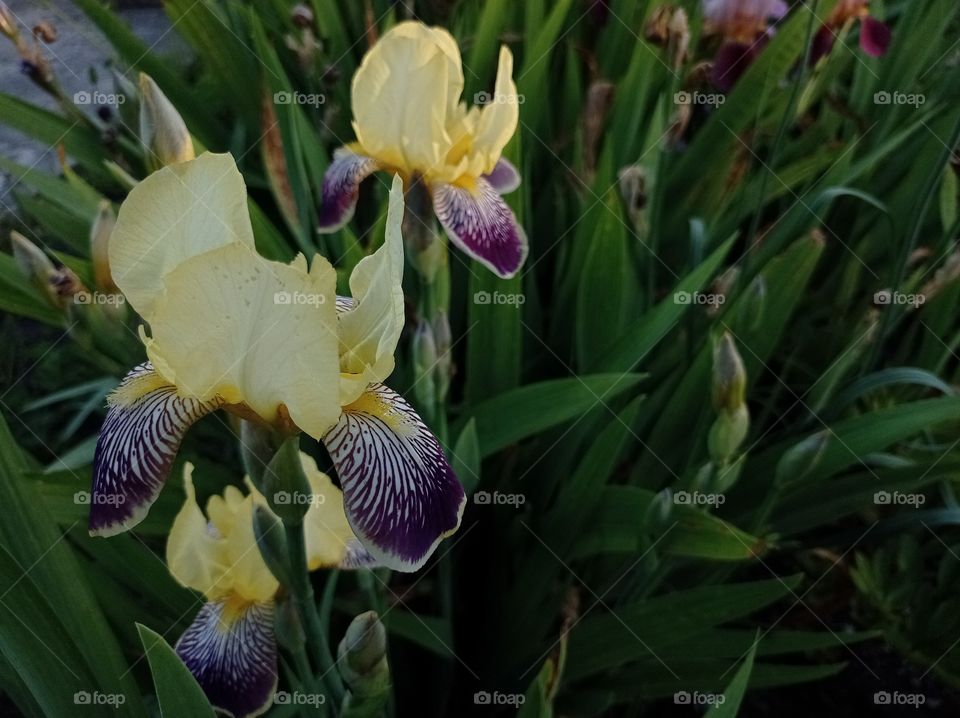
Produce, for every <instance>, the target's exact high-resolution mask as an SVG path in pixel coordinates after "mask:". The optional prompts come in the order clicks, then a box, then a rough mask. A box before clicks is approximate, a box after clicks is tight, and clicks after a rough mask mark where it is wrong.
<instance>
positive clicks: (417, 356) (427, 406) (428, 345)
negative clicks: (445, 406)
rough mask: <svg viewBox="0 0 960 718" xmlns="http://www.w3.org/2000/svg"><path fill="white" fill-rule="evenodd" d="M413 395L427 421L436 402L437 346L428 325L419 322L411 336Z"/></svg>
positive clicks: (422, 321) (424, 322) (421, 321)
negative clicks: (414, 378)
mask: <svg viewBox="0 0 960 718" xmlns="http://www.w3.org/2000/svg"><path fill="white" fill-rule="evenodd" d="M413 372H414V376H415V377H416V382H415V383H414V385H413V394H414V396H415V397H416V398H417V403H418V404H419V405H420V406H421V407H422V408H423V409H424V411H425V413H426V414H427V415H428V416H427V418H428V420H429V418H430V416H429V415H430V414H431V413H432V409H433V407H434V406H436V400H437V382H436V374H437V344H436V340H435V338H434V336H433V329H432V328H431V327H430V324H429V323H428V322H426V321H424V320H420V322H419V323H418V324H417V328H416V330H415V331H414V334H413Z"/></svg>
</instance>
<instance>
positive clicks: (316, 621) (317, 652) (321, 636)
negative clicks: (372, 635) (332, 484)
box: [284, 524, 344, 704]
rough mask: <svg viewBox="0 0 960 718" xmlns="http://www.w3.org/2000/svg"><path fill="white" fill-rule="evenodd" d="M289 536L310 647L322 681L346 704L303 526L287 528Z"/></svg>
mask: <svg viewBox="0 0 960 718" xmlns="http://www.w3.org/2000/svg"><path fill="white" fill-rule="evenodd" d="M284 529H285V531H286V535H287V550H288V551H289V554H290V568H291V572H290V573H291V583H292V585H291V586H290V589H291V592H292V593H293V600H294V603H295V605H296V607H297V612H298V613H299V614H300V620H301V621H302V622H303V627H304V632H305V633H306V635H307V645H308V647H309V648H310V654H311V656H312V658H313V661H314V664H315V665H316V667H317V669H318V670H320V671H321V678H322V679H323V682H324V683H325V684H326V686H327V688H328V690H329V691H330V694H331V697H332V698H333V700H334V702H335V703H337V704H339V702H340V701H341V700H343V694H344V688H343V681H342V680H341V679H340V675H339V674H338V673H337V670H336V665H335V663H334V660H333V654H332V653H331V652H330V643H329V641H328V640H327V632H326V630H325V629H324V627H323V624H322V622H321V621H320V614H319V613H318V612H317V605H316V602H315V600H314V596H313V586H312V585H311V583H310V576H309V574H308V572H307V547H306V542H305V540H304V533H303V525H302V524H284Z"/></svg>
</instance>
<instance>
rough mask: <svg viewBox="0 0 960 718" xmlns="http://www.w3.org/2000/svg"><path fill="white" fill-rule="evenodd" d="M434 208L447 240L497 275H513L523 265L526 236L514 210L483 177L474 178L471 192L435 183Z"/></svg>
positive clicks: (507, 276)
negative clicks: (447, 237)
mask: <svg viewBox="0 0 960 718" xmlns="http://www.w3.org/2000/svg"><path fill="white" fill-rule="evenodd" d="M433 208H434V211H435V212H436V213H437V219H439V220H440V224H442V225H443V228H444V230H445V231H446V232H447V235H448V236H449V237H450V240H451V241H452V242H453V243H454V244H455V245H456V246H457V247H459V248H460V249H461V250H463V251H464V252H466V253H467V254H469V255H470V256H471V257H473V258H474V259H476V260H477V261H479V262H481V263H482V264H484V265H485V266H487V267H488V268H489V269H490V270H491V271H492V272H493V273H494V274H496V275H497V276H498V277H503V278H504V279H507V278H509V277H512V276H513V275H514V274H516V273H517V272H518V271H519V270H520V267H522V266H523V262H524V260H525V259H526V258H527V237H526V235H525V234H524V233H523V229H521V228H520V226H519V225H518V224H517V218H516V217H515V216H514V214H513V210H511V209H510V207H508V206H507V203H506V202H504V201H503V198H501V197H500V194H499V192H497V190H496V189H495V188H494V186H493V185H492V184H490V183H489V182H488V181H487V180H485V179H484V178H482V177H480V178H479V179H477V180H476V187H475V189H474V190H473V191H471V190H469V189H467V188H465V187H461V186H459V185H451V184H441V185H436V186H434V187H433Z"/></svg>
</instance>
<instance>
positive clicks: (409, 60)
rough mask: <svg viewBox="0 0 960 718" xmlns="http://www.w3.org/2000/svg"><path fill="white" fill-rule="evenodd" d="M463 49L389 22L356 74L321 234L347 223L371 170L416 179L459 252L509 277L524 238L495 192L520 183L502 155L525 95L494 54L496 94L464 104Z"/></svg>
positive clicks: (436, 32)
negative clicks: (349, 128)
mask: <svg viewBox="0 0 960 718" xmlns="http://www.w3.org/2000/svg"><path fill="white" fill-rule="evenodd" d="M463 88H464V80H463V68H462V65H461V60H460V49H459V48H458V47H457V43H456V41H455V40H454V39H453V36H452V35H450V33H449V32H447V31H446V30H444V29H442V28H437V27H427V26H426V25H424V24H422V23H419V22H402V23H400V24H399V25H396V26H395V27H394V28H392V29H391V30H390V31H388V32H387V33H386V34H384V36H383V37H382V38H381V39H380V40H379V41H378V42H377V43H376V44H375V45H374V46H373V47H372V48H371V49H370V51H369V52H368V53H367V55H366V56H365V57H364V59H363V62H362V63H361V65H360V68H359V69H358V70H357V72H356V74H355V75H354V77H353V83H352V86H351V98H352V104H353V130H354V133H355V134H356V141H355V142H352V143H349V144H347V145H345V146H344V147H343V148H341V149H340V150H338V151H337V152H336V153H335V155H334V161H333V163H332V164H331V165H330V167H329V168H328V170H327V174H326V176H325V178H324V185H323V203H322V206H321V208H320V231H322V232H330V231H334V230H336V229H338V228H339V227H341V226H343V225H344V224H345V223H346V222H348V221H349V220H350V218H351V216H352V215H353V211H354V208H355V205H356V200H357V194H358V189H359V184H360V182H361V181H362V180H363V179H364V178H365V177H367V176H368V175H369V174H371V173H372V172H374V171H376V170H386V171H387V172H390V173H396V174H399V175H401V176H402V177H403V178H404V180H405V181H406V184H407V185H408V186H409V185H410V184H411V182H412V181H413V180H417V181H422V182H423V183H424V184H425V185H426V186H427V188H428V189H429V191H430V193H431V195H432V197H433V205H434V210H435V212H436V214H437V217H438V219H440V222H441V224H442V225H443V227H444V229H445V230H446V231H447V234H448V235H449V236H450V238H451V239H452V240H453V242H454V243H455V244H457V246H459V247H460V248H461V249H462V250H463V251H465V252H467V253H468V254H469V255H470V256H472V257H474V258H475V259H477V260H478V261H480V262H482V263H484V264H486V265H487V266H488V267H490V269H492V270H493V271H494V272H496V273H497V274H499V275H501V276H504V277H507V276H512V275H513V274H514V273H516V271H517V270H518V269H519V268H520V266H521V265H522V264H523V260H524V259H525V257H526V253H527V242H526V237H525V236H524V234H523V231H522V230H521V229H520V227H519V226H518V225H517V223H516V218H515V217H514V215H513V212H512V211H511V210H510V209H509V207H507V205H506V204H505V203H504V201H503V200H502V199H501V197H500V195H501V194H503V193H506V192H510V191H512V190H513V189H516V187H517V186H518V185H519V182H520V177H519V174H518V173H517V171H516V169H515V168H514V167H513V166H512V165H511V164H510V163H509V162H507V161H506V160H505V159H503V158H502V157H501V155H502V153H503V149H504V147H506V145H507V143H508V142H509V141H510V138H511V137H513V134H514V132H516V129H517V124H518V122H519V117H520V107H519V105H520V103H521V102H522V99H523V98H522V97H521V96H520V95H518V94H517V87H516V84H515V83H514V81H513V55H512V54H511V53H510V50H509V49H507V48H506V47H502V48H501V49H500V57H499V64H498V67H497V78H496V82H495V86H494V92H493V93H492V94H490V93H485V92H484V93H478V95H477V97H476V98H475V99H476V100H478V101H479V102H480V103H482V104H483V106H482V107H477V106H473V107H468V106H467V104H466V103H464V102H461V95H462V94H463Z"/></svg>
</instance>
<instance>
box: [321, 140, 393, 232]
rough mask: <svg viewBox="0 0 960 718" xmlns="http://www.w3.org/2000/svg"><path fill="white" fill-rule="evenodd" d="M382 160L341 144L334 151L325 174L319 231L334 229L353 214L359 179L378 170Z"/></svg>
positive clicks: (360, 180)
mask: <svg viewBox="0 0 960 718" xmlns="http://www.w3.org/2000/svg"><path fill="white" fill-rule="evenodd" d="M379 168H380V163H379V162H377V161H376V160H375V159H373V158H372V157H368V156H366V155H359V154H357V153H356V152H351V151H350V150H348V149H346V148H344V147H341V148H340V149H338V150H337V151H335V152H334V153H333V162H331V163H330V166H329V167H327V171H326V173H325V174H324V175H323V191H322V195H323V197H322V199H321V202H320V221H319V227H318V231H320V232H322V233H328V232H335V231H336V230H338V229H340V228H341V227H342V226H343V225H345V224H346V223H347V222H349V221H350V220H351V219H352V218H353V212H354V210H355V209H356V208H357V197H358V196H359V194H360V183H361V182H362V181H363V180H365V179H366V178H367V177H369V176H370V174H372V173H373V172H376V171H377V170H378V169H379Z"/></svg>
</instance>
